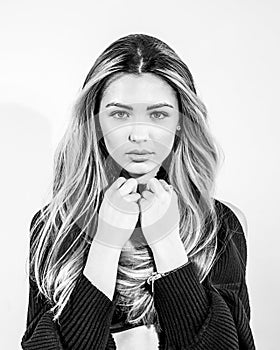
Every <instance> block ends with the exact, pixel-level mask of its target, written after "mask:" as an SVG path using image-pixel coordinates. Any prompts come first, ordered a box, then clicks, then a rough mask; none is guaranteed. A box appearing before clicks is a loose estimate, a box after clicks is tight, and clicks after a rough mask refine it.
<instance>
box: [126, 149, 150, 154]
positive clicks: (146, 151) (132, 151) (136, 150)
mask: <svg viewBox="0 0 280 350" xmlns="http://www.w3.org/2000/svg"><path fill="white" fill-rule="evenodd" d="M152 153H154V152H150V151H149V150H146V149H143V150H141V151H140V150H138V149H133V150H131V151H130V152H128V154H142V155H143V154H152Z"/></svg>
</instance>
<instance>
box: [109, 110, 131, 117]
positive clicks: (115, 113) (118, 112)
mask: <svg viewBox="0 0 280 350" xmlns="http://www.w3.org/2000/svg"><path fill="white" fill-rule="evenodd" d="M117 114H118V115H120V114H121V115H123V114H127V113H126V112H124V111H116V112H113V113H111V114H110V116H113V117H114V116H115V115H117ZM116 118H117V119H125V118H122V117H120V118H119V117H116Z"/></svg>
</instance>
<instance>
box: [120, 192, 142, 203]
mask: <svg viewBox="0 0 280 350" xmlns="http://www.w3.org/2000/svg"><path fill="white" fill-rule="evenodd" d="M123 198H124V199H125V200H126V201H128V202H136V201H138V199H139V198H141V196H140V194H139V193H132V194H128V195H127V196H124V197H123Z"/></svg>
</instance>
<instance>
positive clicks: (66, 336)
mask: <svg viewBox="0 0 280 350" xmlns="http://www.w3.org/2000/svg"><path fill="white" fill-rule="evenodd" d="M215 203H216V208H217V210H218V211H219V218H220V219H221V222H222V225H221V226H220V229H219V232H218V250H217V256H216V262H215V264H214V266H213V267H212V269H211V271H210V273H209V274H208V276H207V278H206V279H205V280H204V281H203V282H202V283H200V282H199V279H198V276H197V273H196V268H195V266H194V263H193V262H190V263H189V264H188V265H186V266H184V267H181V268H179V269H177V270H175V271H173V272H172V273H170V274H168V275H166V276H163V277H162V278H160V279H157V280H155V282H154V305H155V309H156V311H157V314H158V317H159V322H160V325H161V328H162V329H163V331H162V332H160V333H159V347H158V348H159V349H160V350H171V349H172V350H175V349H176V350H179V349H180V350H181V349H192V350H200V349H203V350H218V349H219V350H237V349H244V350H245V349H250V350H251V349H255V345H254V340H253V336H252V332H251V329H250V306H249V298H248V291H247V286H246V262H247V246H246V239H245V236H244V232H243V230H242V226H241V224H240V222H239V220H238V218H237V217H236V215H235V214H234V213H233V211H232V210H231V209H230V208H228V207H227V206H226V205H224V204H223V203H221V202H220V201H218V200H216V199H215ZM35 216H36V214H35ZM35 216H34V217H33V220H32V222H34V218H35ZM31 226H32V223H31ZM37 293H38V289H37V286H36V284H35V283H34V282H33V281H32V280H31V279H29V304H28V315H27V328H26V331H25V334H24V335H23V338H22V341H21V346H22V348H23V349H29V350H35V349H36V350H39V349H40V350H47V349H48V350H50V349H68V350H95V349H96V350H99V349H100V350H101V349H107V350H108V349H116V345H115V342H114V339H113V337H112V332H113V331H114V328H115V330H116V327H118V325H120V324H122V319H120V320H118V319H117V316H116V315H117V308H116V302H115V300H113V301H111V300H110V299H109V298H108V297H107V296H106V295H105V294H104V293H103V292H102V291H100V290H99V289H98V288H97V287H95V285H94V284H92V283H91V282H90V281H89V280H88V279H87V278H86V277H85V276H84V275H83V274H81V275H80V276H79V277H78V280H77V283H76V285H75V288H74V289H73V291H72V293H71V296H70V300H69V301H68V303H67V305H66V306H65V308H64V309H63V311H62V314H61V316H60V318H59V324H58V323H57V322H53V321H52V316H53V315H52V313H51V311H50V307H51V306H50V304H49V303H48V302H47V301H46V299H45V297H44V296H42V295H39V296H37ZM117 321H118V324H117V323H116V322H117ZM123 329H125V327H124V328H123ZM126 329H127V328H126ZM120 330H121V329H120Z"/></svg>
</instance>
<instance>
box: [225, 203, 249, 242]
mask: <svg viewBox="0 0 280 350" xmlns="http://www.w3.org/2000/svg"><path fill="white" fill-rule="evenodd" d="M219 202H221V203H223V204H224V205H225V206H227V207H228V208H229V209H230V210H231V211H232V212H233V213H234V214H235V216H236V218H237V220H238V221H239V223H240V225H241V227H242V230H243V232H244V235H245V237H247V235H248V223H247V219H246V216H245V214H244V213H243V211H242V210H241V209H240V208H238V207H237V206H236V205H234V204H232V203H229V202H226V201H224V200H221V199H219Z"/></svg>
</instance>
